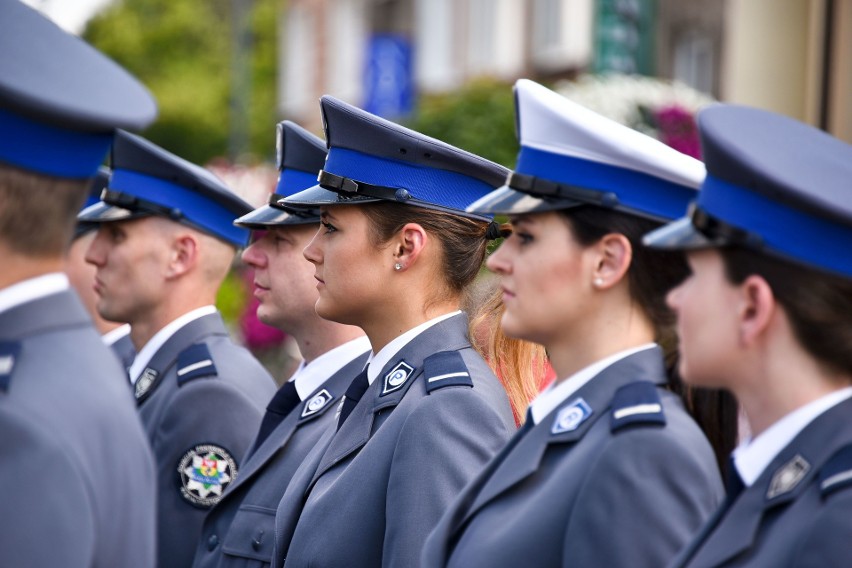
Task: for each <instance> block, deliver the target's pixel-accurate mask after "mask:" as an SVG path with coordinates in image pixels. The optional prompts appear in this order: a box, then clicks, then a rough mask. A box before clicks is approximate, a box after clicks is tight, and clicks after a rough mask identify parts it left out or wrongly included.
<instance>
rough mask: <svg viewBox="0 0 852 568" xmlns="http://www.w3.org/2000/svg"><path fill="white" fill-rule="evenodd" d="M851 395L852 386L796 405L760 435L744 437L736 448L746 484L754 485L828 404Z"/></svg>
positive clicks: (736, 459)
mask: <svg viewBox="0 0 852 568" xmlns="http://www.w3.org/2000/svg"><path fill="white" fill-rule="evenodd" d="M849 397H852V387H846V388H842V389H840V390H837V391H834V392H832V393H829V394H827V395H825V396H822V397H820V398H818V399H816V400H814V401H812V402H809V403H808V404H806V405H805V406H802V407H800V408H797V409H796V410H794V411H793V412H791V413H789V414H787V415H786V416H785V417H784V418H782V419H781V420H779V421H778V422H776V423H775V424H773V425H772V426H770V427H769V428H767V429H766V430H764V431H763V432H762V433H761V434H760V435H759V436H758V437H757V438H755V439H753V440H751V439H748V440H745V441H744V442H743V443H742V444H740V445H739V446H737V449H735V450H734V454H733V455H734V465H736V468H737V473H739V474H740V477H741V478H742V480H743V483H744V484H745V486H746V487H751V486H752V485H753V484H754V482H755V481H757V479H758V478H759V477H760V475H761V474H762V473H763V470H765V469H766V467H767V466H768V465H769V464H770V462H772V460H773V459H775V456H777V455H778V454H779V453H780V452H781V450H783V449H784V448H786V447H787V446H788V445H789V444H790V442H792V441H793V438H795V437H796V436H797V435H798V434H799V432H801V431H802V430H804V429H805V427H807V425H808V424H810V423H811V422H813V420H814V419H815V418H816V417H817V416H819V415H820V414H822V413H824V412H825V411H826V410H828V409H829V408H831V407H833V406H835V405H837V404H840V403H841V402H843V401H844V400H846V399H847V398H849Z"/></svg>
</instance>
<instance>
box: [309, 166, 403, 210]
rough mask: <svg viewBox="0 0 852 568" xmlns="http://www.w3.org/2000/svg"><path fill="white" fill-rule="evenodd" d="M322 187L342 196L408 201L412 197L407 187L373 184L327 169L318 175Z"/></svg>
mask: <svg viewBox="0 0 852 568" xmlns="http://www.w3.org/2000/svg"><path fill="white" fill-rule="evenodd" d="M317 181H318V182H319V185H320V187H322V188H323V189H327V190H329V191H334V192H335V193H337V194H338V195H340V196H341V197H344V198H345V197H349V198H355V197H375V198H376V199H384V200H386V201H399V202H403V203H404V202H406V201H408V200H409V199H411V198H412V196H411V192H410V191H408V190H407V189H405V188H401V187H400V188H394V187H385V186H381V185H371V184H369V183H364V182H362V181H356V180H354V179H351V178H347V177H343V176H339V175H336V174H333V173H331V172H327V171H325V170H320V172H319V175H318V176H317Z"/></svg>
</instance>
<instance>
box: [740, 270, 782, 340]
mask: <svg viewBox="0 0 852 568" xmlns="http://www.w3.org/2000/svg"><path fill="white" fill-rule="evenodd" d="M737 308H738V309H737V317H738V322H737V323H738V325H739V341H740V345H741V346H743V347H748V346H751V345H754V344H755V343H756V342H757V341H758V340H759V338H760V337H761V336H762V335H763V334H764V332H765V331H766V330H767V328H768V327H769V325H770V324H771V322H772V318H773V315H775V313H776V311H777V308H778V302H777V301H776V300H775V294H773V292H772V287H771V286H769V283H768V282H767V281H766V280H764V279H763V277H761V276H758V275H756V274H752V275H751V276H749V277H748V278H746V279H745V280H744V281H743V283H742V284H740V285H739V299H738V306H737Z"/></svg>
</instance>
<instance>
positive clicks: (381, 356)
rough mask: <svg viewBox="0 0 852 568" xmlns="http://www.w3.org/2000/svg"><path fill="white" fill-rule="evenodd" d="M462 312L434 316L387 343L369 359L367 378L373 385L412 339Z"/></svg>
mask: <svg viewBox="0 0 852 568" xmlns="http://www.w3.org/2000/svg"><path fill="white" fill-rule="evenodd" d="M460 313H461V310H456V311H454V312H450V313H448V314H444V315H442V316H438V317H436V318H432V319H430V320H429V321H426V322H423V323H421V324H420V325H418V326H417V327H415V328H412V329H409V330H408V331H406V332H405V333H403V334H402V335H400V336H399V337H397V338H396V339H394V340H393V341H391V342H390V343H388V344H387V345H385V346H384V347H383V348H382V350H381V351H379V352H378V353H376V354H374V355H373V356H372V357H371V358H370V361H369V363H368V364H369V365H370V368H369V369H367V380H368V381H369V383H370V384H371V385H372V384H373V381H375V380H376V378H377V377H378V376H379V373H381V372H382V369H384V368H385V365H387V364H388V362H389V361H390V360H391V358H392V357H393V356H394V355H396V354H397V353H399V352H400V351H402V348H403V347H405V346H406V345H408V344H409V343H411V341H412V340H413V339H414V338H415V337H417V336H418V335H420V334H421V333H423V332H424V331H426V330H427V329H429V328H430V327H432V326H433V325H435V324H438V323H441V322H442V321H444V320H445V319H449V318H451V317H453V316H456V315H458V314H460Z"/></svg>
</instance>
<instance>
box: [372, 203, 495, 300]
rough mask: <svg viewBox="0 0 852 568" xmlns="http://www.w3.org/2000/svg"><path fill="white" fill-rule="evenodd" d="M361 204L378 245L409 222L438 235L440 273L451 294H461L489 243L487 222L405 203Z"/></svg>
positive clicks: (476, 270)
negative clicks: (486, 234) (486, 235)
mask: <svg viewBox="0 0 852 568" xmlns="http://www.w3.org/2000/svg"><path fill="white" fill-rule="evenodd" d="M360 207H361V210H362V211H363V212H364V214H365V215H366V216H367V219H368V220H369V221H370V228H371V231H372V234H371V240H372V242H373V244H374V245H375V246H381V245H383V244H385V243H386V242H388V241H389V240H390V239H391V238H392V237H393V236H394V235H395V234H397V233H398V232H399V231H400V229H402V228H403V227H404V226H405V225H406V224H407V223H417V224H418V225H420V226H421V227H423V228H424V229H425V230H426V232H427V233H429V234H430V235H432V236H433V237H436V238H437V239H438V240H439V241H440V243H441V251H442V252H441V254H442V259H443V260H442V264H443V266H442V271H441V273H442V275H443V277H444V284H445V286H446V292H447V294H448V295H461V294H462V293H463V292H464V290H465V288H467V287H468V285H470V283H471V282H473V280H474V278H476V275H477V274H478V273H479V269H480V268H481V267H482V263H483V261H484V260H485V248H486V245H487V244H488V242H487V241H486V239H485V233H486V231H487V230H488V223H487V222H485V221H478V220H475V219H470V218H468V217H462V216H461V215H453V214H452V213H447V212H444V211H438V210H436V209H426V208H424V207H412V206H411V205H404V204H402V203H392V202H382V203H368V204H365V205H362V206H360Z"/></svg>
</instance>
